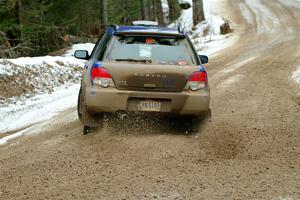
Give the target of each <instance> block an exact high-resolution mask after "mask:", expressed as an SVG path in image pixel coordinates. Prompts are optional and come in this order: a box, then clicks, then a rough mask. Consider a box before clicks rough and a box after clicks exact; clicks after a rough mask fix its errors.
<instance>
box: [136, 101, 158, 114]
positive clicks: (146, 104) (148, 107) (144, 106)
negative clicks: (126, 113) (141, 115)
mask: <svg viewBox="0 0 300 200" xmlns="http://www.w3.org/2000/svg"><path fill="white" fill-rule="evenodd" d="M138 110H139V111H146V112H159V111H160V110H161V102H160V101H152V100H143V101H140V103H139V104H138Z"/></svg>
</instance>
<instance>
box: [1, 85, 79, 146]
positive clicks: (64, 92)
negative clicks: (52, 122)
mask: <svg viewBox="0 0 300 200" xmlns="http://www.w3.org/2000/svg"><path fill="white" fill-rule="evenodd" d="M79 87H80V85H78V84H76V85H73V86H71V87H68V88H63V87H61V88H56V89H55V90H54V92H53V93H51V94H41V95H36V96H35V97H34V98H30V99H25V100H24V101H17V102H16V103H15V104H11V105H9V106H7V107H0V119H1V124H0V136H1V133H5V132H9V131H13V130H17V129H22V128H24V127H26V126H29V125H34V124H36V123H39V122H42V121H45V120H47V119H50V118H52V117H53V116H55V115H57V114H58V113H59V112H61V111H64V110H66V109H68V108H71V107H74V106H75V105H76V104H77V96H78V91H79ZM25 130H27V129H25ZM25 130H22V131H19V132H17V133H15V134H12V135H9V136H7V137H4V138H2V139H0V145H1V144H5V143H6V142H7V141H8V140H11V139H13V138H15V137H18V136H21V135H23V133H24V131H25Z"/></svg>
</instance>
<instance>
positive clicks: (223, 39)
mask: <svg viewBox="0 0 300 200" xmlns="http://www.w3.org/2000/svg"><path fill="white" fill-rule="evenodd" d="M186 1H187V2H189V3H190V4H191V5H192V4H193V3H192V0H186ZM220 4H221V2H220V0H203V7H204V15H205V19H206V20H205V21H203V22H201V23H199V24H198V25H196V26H195V27H193V8H192V7H191V8H189V9H187V10H183V11H182V13H181V16H180V17H179V19H178V20H177V21H175V22H174V23H171V24H170V25H169V26H170V27H178V26H179V27H181V28H182V29H183V30H184V31H185V32H187V33H189V36H190V38H191V39H192V41H193V43H194V44H195V47H196V50H197V51H198V53H199V54H206V55H209V56H213V55H216V53H217V52H219V51H220V50H222V49H224V48H226V47H228V46H230V45H231V44H232V42H233V41H232V40H229V38H230V36H231V34H227V35H221V34H220V26H221V25H222V24H224V22H225V20H226V19H224V18H223V17H221V16H219V15H218V14H219V13H217V11H218V10H219V9H218V8H219V7H220Z"/></svg>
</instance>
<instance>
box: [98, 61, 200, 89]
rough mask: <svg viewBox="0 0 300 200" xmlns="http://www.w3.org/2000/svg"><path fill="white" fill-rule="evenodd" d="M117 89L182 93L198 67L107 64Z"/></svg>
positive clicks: (106, 66)
mask: <svg viewBox="0 0 300 200" xmlns="http://www.w3.org/2000/svg"><path fill="white" fill-rule="evenodd" d="M103 67H105V68H106V69H108V71H109V73H110V74H111V76H112V78H113V80H114V83H115V85H116V88H117V89H119V90H133V91H161V92H181V91H183V89H184V88H185V86H186V84H187V81H188V78H189V76H190V74H192V73H193V72H194V71H198V67H197V66H182V65H154V64H144V63H127V62H106V63H103Z"/></svg>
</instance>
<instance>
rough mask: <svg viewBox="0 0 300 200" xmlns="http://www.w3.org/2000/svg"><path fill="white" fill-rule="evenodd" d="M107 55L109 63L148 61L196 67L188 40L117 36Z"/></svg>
mask: <svg viewBox="0 0 300 200" xmlns="http://www.w3.org/2000/svg"><path fill="white" fill-rule="evenodd" d="M112 42H113V44H112V47H111V48H110V52H109V53H108V54H107V56H106V59H108V60H109V61H120V60H123V61H126V60H128V61H130V60H131V61H132V60H148V61H151V62H149V63H152V64H167V65H195V60H194V58H193V53H192V51H191V47H190V45H189V43H188V41H187V40H186V39H182V38H172V37H152V36H116V37H115V39H114V40H113V41H112Z"/></svg>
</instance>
